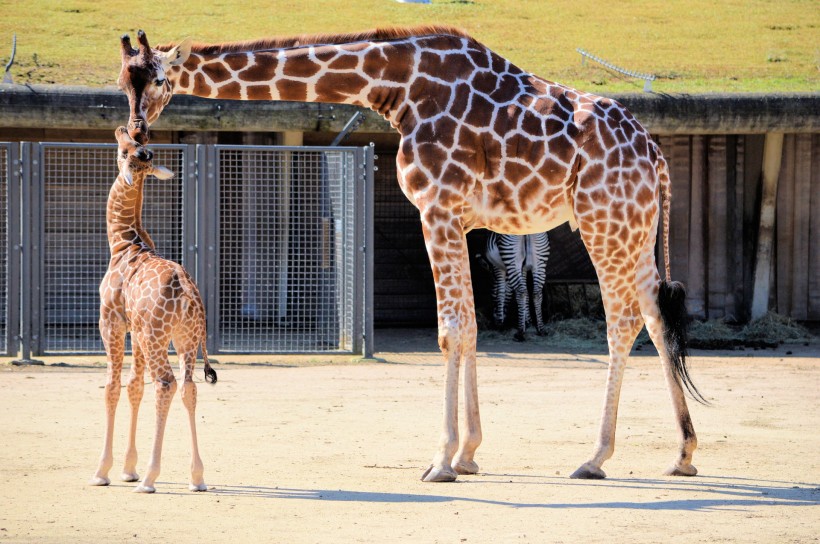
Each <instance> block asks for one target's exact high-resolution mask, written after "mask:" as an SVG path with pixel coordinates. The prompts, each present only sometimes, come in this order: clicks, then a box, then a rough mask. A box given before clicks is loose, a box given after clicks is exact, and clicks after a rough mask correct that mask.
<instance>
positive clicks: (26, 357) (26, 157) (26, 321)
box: [12, 142, 43, 365]
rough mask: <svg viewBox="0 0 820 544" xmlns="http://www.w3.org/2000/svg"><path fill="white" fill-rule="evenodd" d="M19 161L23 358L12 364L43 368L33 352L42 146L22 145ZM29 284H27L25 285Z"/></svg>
mask: <svg viewBox="0 0 820 544" xmlns="http://www.w3.org/2000/svg"><path fill="white" fill-rule="evenodd" d="M20 147H21V150H20V151H21V161H20V168H21V170H20V176H21V181H22V184H21V190H20V210H21V217H20V219H21V221H20V225H21V236H20V239H21V243H20V254H21V262H20V269H21V276H20V342H21V346H20V350H21V353H20V355H21V356H20V359H17V360H14V361H12V364H13V365H42V364H43V362H42V361H37V360H35V359H32V358H31V354H32V351H34V352H35V353H36V352H37V350H38V349H39V334H38V332H39V330H40V328H41V327H40V323H39V319H40V315H41V313H40V311H39V304H40V296H39V292H40V290H41V289H42V281H41V278H40V268H41V267H40V266H39V263H38V262H37V259H38V258H39V256H40V251H39V246H40V243H39V238H40V236H39V232H40V224H39V218H40V208H41V206H39V205H37V206H35V205H34V202H37V203H38V204H39V203H40V197H41V195H40V193H39V192H40V189H41V184H40V183H39V179H40V175H39V168H40V165H39V160H38V158H39V146H38V145H36V144H32V143H30V142H23V143H22V144H21V146H20ZM26 283H27V284H28V285H25V284H26Z"/></svg>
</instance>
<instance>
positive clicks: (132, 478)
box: [120, 472, 140, 482]
mask: <svg viewBox="0 0 820 544" xmlns="http://www.w3.org/2000/svg"><path fill="white" fill-rule="evenodd" d="M139 479H140V476H139V474H137V473H136V472H123V473H122V474H121V475H120V480H122V481H123V482H138V481H139Z"/></svg>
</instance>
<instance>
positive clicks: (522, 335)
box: [513, 331, 527, 342]
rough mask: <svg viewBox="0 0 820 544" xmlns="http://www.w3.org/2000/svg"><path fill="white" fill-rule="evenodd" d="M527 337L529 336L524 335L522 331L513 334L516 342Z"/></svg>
mask: <svg viewBox="0 0 820 544" xmlns="http://www.w3.org/2000/svg"><path fill="white" fill-rule="evenodd" d="M526 339H527V337H526V336H524V333H523V332H521V331H518V332H517V333H515V334H514V335H513V340H515V341H516V342H523V341H524V340H526Z"/></svg>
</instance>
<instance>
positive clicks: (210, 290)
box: [197, 146, 222, 354]
mask: <svg viewBox="0 0 820 544" xmlns="http://www.w3.org/2000/svg"><path fill="white" fill-rule="evenodd" d="M197 147H198V148H201V149H202V150H204V153H202V154H200V153H199V152H198V153H197V156H198V157H204V160H202V159H201V158H199V159H198V160H197V162H198V163H204V164H200V166H201V167H202V168H200V169H199V170H198V171H199V173H200V174H201V175H200V177H199V180H198V192H197V194H198V196H199V206H197V212H198V214H199V215H198V218H197V219H198V224H199V228H198V232H199V234H200V236H201V237H202V238H201V242H200V243H198V244H197V246H198V248H199V251H198V255H197V258H198V261H197V262H198V263H201V264H200V267H201V268H200V269H201V271H202V279H201V280H200V281H201V283H202V285H203V286H204V287H205V292H204V293H202V297H203V299H204V302H205V312H206V314H207V320H208V351H209V352H211V353H214V354H216V353H218V352H219V347H220V345H221V343H222V342H221V339H220V335H219V330H220V315H219V268H218V263H219V230H218V225H219V166H218V151H217V149H216V148H215V147H214V146H197ZM198 151H199V150H198Z"/></svg>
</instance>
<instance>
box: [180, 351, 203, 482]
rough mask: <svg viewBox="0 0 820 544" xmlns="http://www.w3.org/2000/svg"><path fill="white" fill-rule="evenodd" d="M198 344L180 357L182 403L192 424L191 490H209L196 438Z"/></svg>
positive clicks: (189, 422)
mask: <svg viewBox="0 0 820 544" xmlns="http://www.w3.org/2000/svg"><path fill="white" fill-rule="evenodd" d="M196 349H197V348H196V346H194V348H193V350H192V351H191V350H189V351H186V352H185V353H183V354H181V355H180V357H179V366H180V367H182V368H181V371H182V374H183V376H184V378H183V380H182V404H184V405H185V408H186V409H187V410H188V424H189V425H190V426H191V483H190V485H189V486H188V489H190V490H191V491H207V490H208V486H206V485H205V479H204V478H203V477H202V474H203V472H204V467H203V465H202V459H201V458H200V457H199V446H198V443H197V438H196V384H195V383H194V365H195V363H196Z"/></svg>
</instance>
